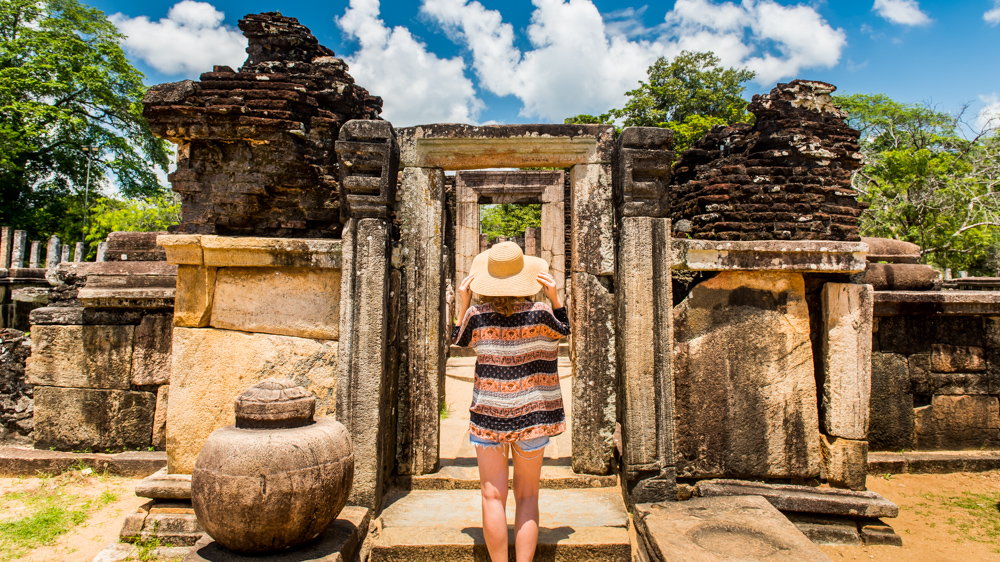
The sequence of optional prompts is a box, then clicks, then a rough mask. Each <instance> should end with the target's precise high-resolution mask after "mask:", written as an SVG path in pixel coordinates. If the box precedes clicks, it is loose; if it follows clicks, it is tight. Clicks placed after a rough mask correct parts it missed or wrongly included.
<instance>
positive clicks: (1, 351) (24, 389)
mask: <svg viewBox="0 0 1000 562" xmlns="http://www.w3.org/2000/svg"><path fill="white" fill-rule="evenodd" d="M29 355H31V342H30V340H28V337H27V335H26V334H24V333H23V332H21V331H20V330H14V329H12V328H3V329H0V440H3V441H14V442H16V441H18V440H22V439H23V440H25V441H27V440H29V439H30V438H31V433H32V429H33V427H34V420H33V419H32V412H33V411H34V409H35V408H34V400H33V398H32V394H33V392H32V388H31V385H29V384H26V383H25V380H24V363H25V361H26V360H27V359H28V356H29Z"/></svg>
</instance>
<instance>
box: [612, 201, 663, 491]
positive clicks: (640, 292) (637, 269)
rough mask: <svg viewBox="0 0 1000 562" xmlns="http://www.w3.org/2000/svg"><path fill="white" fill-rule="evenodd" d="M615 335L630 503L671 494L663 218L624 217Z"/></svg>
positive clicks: (621, 233)
mask: <svg viewBox="0 0 1000 562" xmlns="http://www.w3.org/2000/svg"><path fill="white" fill-rule="evenodd" d="M618 237H619V242H618V248H619V249H618V262H617V265H618V274H617V276H616V281H615V288H616V293H617V294H616V297H617V301H618V318H617V339H616V342H617V344H618V351H617V353H618V380H619V388H620V393H621V394H620V396H619V400H618V407H619V414H618V418H619V420H621V424H622V449H623V453H622V455H623V458H622V462H623V465H624V474H625V477H626V480H627V481H628V484H627V486H628V488H627V489H628V490H629V491H630V492H631V498H632V501H633V502H634V503H649V502H660V501H668V500H669V501H673V500H676V499H677V489H676V476H675V472H674V464H675V460H674V378H673V365H672V359H673V345H674V335H673V314H672V312H673V296H672V289H671V266H672V262H673V256H672V254H671V251H670V221H669V219H662V218H652V217H624V218H622V222H621V227H620V229H619V233H618Z"/></svg>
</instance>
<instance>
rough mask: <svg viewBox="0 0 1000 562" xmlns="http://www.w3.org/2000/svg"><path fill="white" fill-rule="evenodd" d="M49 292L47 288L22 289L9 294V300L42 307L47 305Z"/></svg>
mask: <svg viewBox="0 0 1000 562" xmlns="http://www.w3.org/2000/svg"><path fill="white" fill-rule="evenodd" d="M49 290H50V289H49V288H48V287H23V288H21V289H14V290H13V291H11V293H10V300H12V301H14V302H23V303H27V304H32V305H35V306H36V307H43V306H45V305H47V304H49Z"/></svg>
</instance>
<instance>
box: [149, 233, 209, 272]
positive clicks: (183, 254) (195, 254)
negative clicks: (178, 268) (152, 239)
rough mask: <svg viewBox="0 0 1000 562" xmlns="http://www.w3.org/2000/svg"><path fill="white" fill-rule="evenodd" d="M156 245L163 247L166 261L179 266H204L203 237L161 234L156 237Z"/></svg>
mask: <svg viewBox="0 0 1000 562" xmlns="http://www.w3.org/2000/svg"><path fill="white" fill-rule="evenodd" d="M156 243H157V244H158V245H160V246H162V247H163V249H164V253H165V254H166V259H167V261H168V262H170V263H174V264H178V265H181V264H183V265H204V263H205V259H204V256H203V254H202V249H201V235H198V234H161V235H159V236H157V237H156Z"/></svg>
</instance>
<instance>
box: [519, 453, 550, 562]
mask: <svg viewBox="0 0 1000 562" xmlns="http://www.w3.org/2000/svg"><path fill="white" fill-rule="evenodd" d="M512 447H516V445H514V446H512ZM544 452H545V449H544V448H542V449H538V450H537V451H531V452H528V453H524V452H521V451H519V450H514V451H512V453H513V455H512V456H513V457H514V502H515V516H514V548H515V552H516V554H517V562H531V559H532V558H534V556H535V547H536V546H537V545H538V483H539V479H540V477H541V474H542V457H543V453H544Z"/></svg>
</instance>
